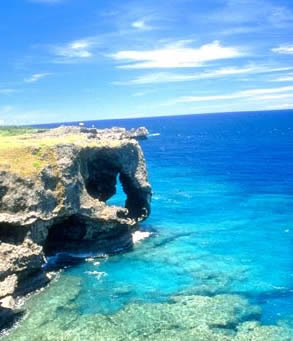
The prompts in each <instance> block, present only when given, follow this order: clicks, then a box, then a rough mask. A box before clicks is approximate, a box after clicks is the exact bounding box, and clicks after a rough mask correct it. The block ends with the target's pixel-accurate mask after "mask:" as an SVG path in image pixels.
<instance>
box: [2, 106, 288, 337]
mask: <svg viewBox="0 0 293 341" xmlns="http://www.w3.org/2000/svg"><path fill="white" fill-rule="evenodd" d="M87 124H88V125H89V126H91V125H92V124H95V125H96V126H101V127H102V126H112V125H122V126H126V127H133V126H140V125H145V126H146V127H147V128H148V129H149V130H150V131H151V133H160V135H159V136H152V137H150V138H149V140H147V141H142V143H141V145H142V148H143V150H144V153H145V157H146V160H147V165H148V171H149V179H150V182H151V184H152V187H153V192H154V193H153V202H152V214H151V216H150V217H149V218H148V220H147V221H145V222H144V223H142V224H141V229H142V230H145V231H150V232H151V233H152V234H151V236H150V238H148V239H147V240H144V241H142V242H140V243H138V244H136V245H135V246H134V248H133V250H128V251H127V252H125V253H122V254H119V255H116V256H113V257H110V258H108V257H106V258H96V259H87V260H86V261H84V262H83V263H81V264H79V265H76V266H74V267H71V268H68V269H66V270H65V271H64V272H63V273H62V274H61V275H60V279H59V281H57V282H56V283H54V284H53V285H51V287H50V288H49V289H47V290H45V291H44V292H43V293H41V294H40V295H38V296H35V297H33V299H31V300H30V301H29V302H28V303H27V304H28V310H29V311H30V312H31V313H30V315H29V316H28V317H27V318H26V319H25V320H24V321H22V322H21V323H20V327H19V328H18V329H16V331H14V332H12V334H11V335H10V336H9V337H8V338H7V339H9V340H34V338H33V337H35V338H36V340H37V339H38V340H40V339H42V340H67V339H68V340H73V339H74V340H75V338H76V340H78V338H77V337H80V339H81V340H85V339H87V340H111V341H112V340H145V339H152V340H157V339H158V340H159V339H160V340H162V339H163V340H177V339H178V340H204V341H206V340H212V341H213V340H239V341H240V340H266V341H267V340H293V333H292V329H291V327H292V328H293V272H292V270H293V257H292V245H293V209H292V208H293V176H292V175H293V153H292V150H293V112H292V111H288V112H264V113H242V114H236V113H235V114H217V115H201V116H184V117H172V118H171V117H166V118H153V119H137V120H121V121H115V122H111V121H109V122H88V123H87ZM123 200H124V194H123V193H122V191H121V189H120V190H118V194H117V195H116V196H115V197H113V198H112V199H111V200H110V202H111V203H113V204H115V203H122V202H123ZM56 293H57V294H56ZM186 298H188V304H187V303H186V302H185V301H184V300H185V299H186ZM190 302H191V303H190ZM44 306H46V309H45V308H44V311H43V310H42V308H41V307H44ZM186 307H192V309H191V308H190V309H189V308H188V309H189V310H186V309H187V308H186ZM231 307H233V311H230V310H231V309H232V308H231ZM229 309H230V310H229ZM156 314H157V315H156ZM211 314H214V315H212V316H210V315H211ZM36 316H37V318H36ZM152 316H156V318H152ZM106 318H108V320H106ZM109 318H110V319H111V321H112V322H111V323H112V324H111V323H110V322H109ZM217 318H219V319H220V320H219V322H217V323H216V324H212V323H211V320H213V321H214V320H216V319H217ZM174 321H177V322H176V323H177V324H176V323H175V322H174ZM191 321H193V322H192V323H194V324H192V323H191ZM108 323H110V324H109V325H108ZM196 323H197V324H196ZM93 326H95V328H94V327H93ZM146 326H147V327H146ZM32 330H37V332H32ZM101 331H102V332H101Z"/></svg>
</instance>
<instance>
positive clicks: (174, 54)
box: [110, 40, 243, 69]
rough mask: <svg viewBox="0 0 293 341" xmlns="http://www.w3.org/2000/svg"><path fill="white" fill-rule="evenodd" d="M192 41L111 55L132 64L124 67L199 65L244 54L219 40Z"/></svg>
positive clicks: (122, 66) (144, 67) (145, 67)
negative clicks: (204, 42)
mask: <svg viewBox="0 0 293 341" xmlns="http://www.w3.org/2000/svg"><path fill="white" fill-rule="evenodd" d="M190 43H191V41H186V40H181V41H177V42H175V43H173V44H170V45H165V46H163V47H162V48H159V49H154V50H146V51H137V50H123V51H119V52H117V53H114V54H112V55H110V57H112V58H113V59H115V60H118V61H125V62H127V63H130V64H124V65H120V66H118V67H119V68H124V69H151V68H182V67H185V68H187V67H198V66H201V65H203V64H204V63H206V62H209V61H213V60H219V59H229V58H236V57H241V56H243V53H242V52H241V51H240V50H239V49H238V48H235V47H224V46H222V45H221V43H220V42H219V41H214V42H212V43H210V44H205V45H202V46H201V47H199V48H194V47H189V46H188V45H190Z"/></svg>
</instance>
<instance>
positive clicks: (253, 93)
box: [166, 86, 293, 105]
mask: <svg viewBox="0 0 293 341" xmlns="http://www.w3.org/2000/svg"><path fill="white" fill-rule="evenodd" d="M289 92H290V96H293V86H286V87H281V88H271V89H250V90H243V91H237V92H232V93H230V94H224V95H210V96H183V97H179V98H177V99H174V100H172V101H169V102H168V103H166V104H167V105H173V104H177V103H192V102H207V101H222V100H229V99H241V98H252V99H253V98H256V97H257V98H261V97H263V96H264V95H274V94H280V95H278V96H279V97H278V98H281V96H284V95H283V94H282V93H286V94H287V93H289ZM288 95H289V94H288ZM267 99H268V97H267ZM274 99H277V96H275V97H274Z"/></svg>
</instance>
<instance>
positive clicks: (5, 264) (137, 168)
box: [0, 127, 151, 329]
mask: <svg viewBox="0 0 293 341" xmlns="http://www.w3.org/2000/svg"><path fill="white" fill-rule="evenodd" d="M147 134H148V132H147V130H146V129H145V128H139V129H137V130H130V131H126V130H125V129H123V128H113V129H105V130H98V129H95V128H90V129H89V128H84V127H60V128H57V129H53V130H48V131H39V132H37V133H33V134H30V135H22V136H18V137H14V138H9V139H8V138H7V139H6V140H5V139H4V140H3V141H1V144H0V329H1V327H3V326H4V325H7V322H8V321H9V320H11V318H12V317H13V316H15V315H14V314H13V311H12V309H13V308H14V306H15V299H16V298H17V297H19V296H21V295H24V294H26V293H28V292H30V291H32V290H34V289H35V288H37V287H40V286H41V285H43V284H44V283H46V282H47V281H48V280H49V278H48V274H47V273H46V272H45V271H44V270H43V265H44V264H45V262H46V254H50V253H51V254H52V253H54V252H57V251H59V252H60V251H72V250H74V251H78V250H80V251H95V252H97V251H99V252H107V253H114V252H116V251H117V249H121V248H125V247H129V246H131V232H132V231H133V229H135V226H136V224H137V223H138V222H140V221H142V220H144V219H145V218H146V217H147V216H148V215H149V213H150V200H151V187H150V185H149V183H148V180H147V172H146V165H145V160H144V157H143V153H142V150H141V148H140V146H139V144H138V142H137V141H136V140H137V139H144V138H146V136H147ZM117 179H119V181H120V182H121V185H122V187H123V190H124V192H125V194H126V202H125V207H118V206H109V205H107V203H106V201H107V200H108V199H109V198H111V197H112V196H113V195H114V194H115V192H116V182H117ZM1 325H2V326H1Z"/></svg>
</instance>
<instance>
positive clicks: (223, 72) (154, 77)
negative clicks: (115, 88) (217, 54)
mask: <svg viewBox="0 0 293 341" xmlns="http://www.w3.org/2000/svg"><path fill="white" fill-rule="evenodd" d="M288 70H293V67H277V68H276V67H269V66H262V65H261V66H254V65H247V66H244V67H235V66H231V67H224V68H220V69H216V70H213V71H205V72H198V73H191V74H190V73H188V74H180V73H171V72H157V73H149V74H145V75H142V76H139V77H137V78H135V79H132V80H129V81H125V82H114V84H116V85H140V84H155V83H174V82H187V81H194V80H200V79H209V78H221V77H227V76H236V75H243V74H261V73H273V72H282V71H288Z"/></svg>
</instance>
